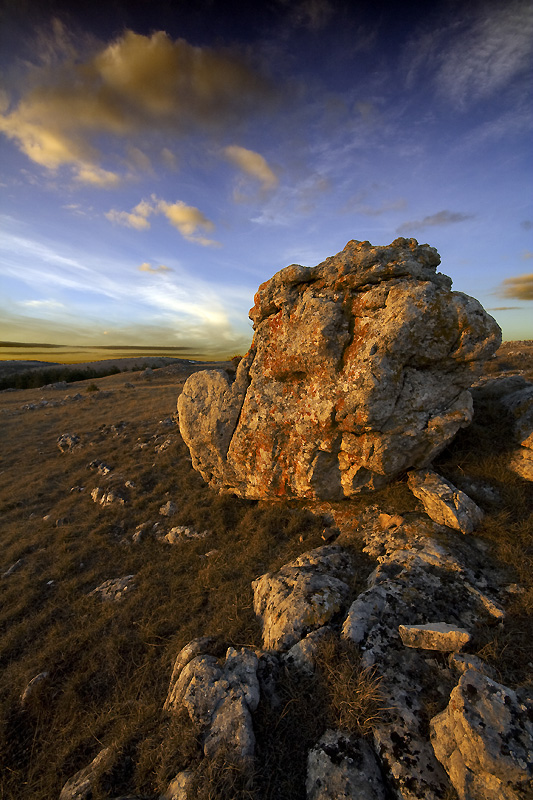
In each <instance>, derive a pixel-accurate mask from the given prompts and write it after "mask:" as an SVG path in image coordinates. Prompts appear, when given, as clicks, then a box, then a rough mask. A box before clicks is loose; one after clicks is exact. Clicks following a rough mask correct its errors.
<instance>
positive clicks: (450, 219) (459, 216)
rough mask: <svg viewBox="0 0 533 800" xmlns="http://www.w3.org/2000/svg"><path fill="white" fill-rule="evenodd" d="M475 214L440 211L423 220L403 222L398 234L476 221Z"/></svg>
mask: <svg viewBox="0 0 533 800" xmlns="http://www.w3.org/2000/svg"><path fill="white" fill-rule="evenodd" d="M474 217H475V214H463V213H462V212H460V211H447V210H444V211H438V212H437V213H436V214H430V215H429V216H427V217H424V218H423V219H417V220H412V221H411V222H403V223H402V224H401V225H400V226H399V227H398V228H397V229H396V233H405V232H406V231H409V230H411V229H412V228H416V229H417V230H421V229H422V228H431V227H434V226H437V225H451V224H453V223H456V222H465V221H466V220H468V219H474Z"/></svg>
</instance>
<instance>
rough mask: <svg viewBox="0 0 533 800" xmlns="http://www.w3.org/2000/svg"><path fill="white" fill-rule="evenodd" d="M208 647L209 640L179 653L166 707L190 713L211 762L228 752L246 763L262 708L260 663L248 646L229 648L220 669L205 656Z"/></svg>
mask: <svg viewBox="0 0 533 800" xmlns="http://www.w3.org/2000/svg"><path fill="white" fill-rule="evenodd" d="M209 646H210V641H209V640H208V639H196V640H194V641H193V642H190V643H189V644H188V645H186V647H185V648H184V649H183V650H182V651H181V652H180V653H179V654H178V657H177V660H176V664H175V665H174V669H173V672H172V679H171V682H170V687H169V691H168V695H167V699H166V701H165V706H164V707H165V709H166V710H168V711H173V710H177V709H179V708H180V707H181V706H184V707H185V708H186V709H187V711H188V713H189V716H190V718H191V720H192V721H193V723H194V724H195V725H197V726H198V727H199V729H200V730H202V731H203V736H202V746H203V750H204V754H205V756H206V757H207V758H214V757H215V756H216V755H217V753H219V752H225V753H226V754H228V753H229V757H230V758H233V759H235V761H236V762H240V763H244V762H246V761H247V760H249V759H250V758H252V757H253V755H254V749H255V736H254V732H253V725H252V717H251V712H253V711H255V709H256V708H257V706H258V703H259V682H258V679H257V665H258V659H257V656H256V654H255V653H254V652H253V651H251V650H249V649H248V648H246V647H242V648H240V649H239V650H236V649H235V648H233V647H229V648H228V650H227V652H226V659H225V662H224V664H223V665H222V666H221V665H220V664H219V662H218V660H217V659H216V658H215V657H214V656H213V655H210V654H209V653H206V652H205V650H206V649H207V648H209ZM195 653H197V654H195ZM191 656H192V657H191Z"/></svg>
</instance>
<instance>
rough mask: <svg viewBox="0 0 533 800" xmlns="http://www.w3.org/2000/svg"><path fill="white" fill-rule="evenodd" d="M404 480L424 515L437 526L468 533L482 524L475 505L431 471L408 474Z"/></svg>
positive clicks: (479, 512) (481, 516)
mask: <svg viewBox="0 0 533 800" xmlns="http://www.w3.org/2000/svg"><path fill="white" fill-rule="evenodd" d="M407 481H408V484H409V488H410V489H411V491H412V493H413V494H414V495H415V497H418V499H419V500H421V501H422V504H423V506H424V508H425V509H426V513H427V515H428V516H429V517H431V519H432V520H434V521H435V522H438V523H439V524H440V525H448V527H450V528H455V530H458V531H461V533H472V531H473V530H474V529H475V528H476V527H477V526H478V525H479V524H480V522H481V521H482V519H483V511H482V510H481V509H480V508H479V506H477V505H476V504H475V503H474V501H473V500H471V499H470V497H468V495H467V494H465V493H464V492H461V491H460V490H459V489H457V488H456V487H455V486H454V485H453V483H450V481H448V480H446V478H443V477H442V475H439V474H438V473H436V472H434V471H433V470H431V469H428V470H416V471H413V472H410V473H409V475H408V476H407Z"/></svg>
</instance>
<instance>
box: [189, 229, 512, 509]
mask: <svg viewBox="0 0 533 800" xmlns="http://www.w3.org/2000/svg"><path fill="white" fill-rule="evenodd" d="M439 263H440V257H439V254H438V253H437V251H436V250H435V249H434V248H433V247H429V246H428V245H419V244H418V243H417V241H416V240H415V239H396V241H394V242H393V243H392V244H391V245H389V246H386V247H374V246H372V245H371V244H370V243H369V242H359V241H351V242H348V244H347V245H346V247H345V248H344V250H342V251H341V252H340V253H338V254H337V255H335V256H332V257H330V258H327V259H326V260H325V261H324V262H322V263H321V264H318V266H316V267H302V266H299V265H295V264H293V265H291V266H289V267H286V268H285V269H282V270H281V271H280V272H278V273H277V274H276V275H274V277H273V278H271V279H270V280H269V281H267V282H266V283H263V284H262V285H261V286H260V287H259V290H258V292H257V294H256V295H255V305H254V307H253V308H252V309H251V311H250V317H251V319H252V320H253V323H254V329H255V335H254V339H253V342H252V346H251V348H250V350H249V352H248V353H247V355H246V356H245V357H244V358H243V359H242V361H241V362H240V364H239V367H238V369H237V373H236V376H230V375H229V374H228V373H226V372H225V371H217V370H211V371H202V372H196V373H195V374H193V375H191V376H190V377H189V379H188V380H187V382H186V384H185V386H184V389H183V393H182V394H181V396H180V398H179V401H178V411H179V421H180V430H181V434H182V437H183V439H184V441H185V442H186V444H187V445H188V447H189V450H190V452H191V456H192V464H193V467H194V468H195V469H197V470H198V471H199V472H200V473H201V475H202V476H203V478H204V479H205V480H206V481H208V482H209V483H211V485H212V486H213V487H215V488H217V489H220V490H224V491H232V492H234V493H236V494H238V495H240V496H243V497H250V498H261V497H283V496H293V497H307V498H319V499H340V498H342V497H350V496H352V495H354V494H357V493H358V492H360V491H363V490H369V489H375V488H380V487H382V486H384V485H386V484H387V483H388V482H390V481H391V480H393V479H394V478H395V477H396V476H398V475H399V474H400V473H402V472H405V471H406V470H408V469H413V468H414V469H420V468H423V467H426V466H427V465H428V464H429V463H430V462H431V460H432V459H433V458H434V457H435V455H436V454H437V453H439V452H440V451H441V450H442V449H443V448H444V447H445V445H446V444H447V443H448V442H449V441H450V439H452V438H453V436H454V435H455V434H456V432H457V431H458V429H459V428H461V427H463V426H465V425H468V424H469V422H470V421H471V417H472V397H471V395H470V392H469V391H468V389H469V387H470V386H471V384H472V381H473V378H474V377H475V375H476V366H477V365H478V364H479V363H480V362H483V361H484V360H485V359H487V358H490V356H491V355H492V354H493V353H494V352H495V350H496V349H497V347H498V346H499V344H500V342H501V331H500V329H499V327H498V325H497V324H496V322H495V321H494V320H493V318H492V317H490V316H489V315H488V314H487V313H486V312H485V311H484V309H483V308H482V306H481V305H480V304H479V303H478V302H477V300H474V299H473V298H472V297H468V296H467V295H465V294H461V293H460V292H452V291H451V280H450V278H448V277H447V276H446V275H442V274H441V273H438V272H437V271H436V267H437V266H438V264H439Z"/></svg>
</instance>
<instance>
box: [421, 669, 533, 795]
mask: <svg viewBox="0 0 533 800" xmlns="http://www.w3.org/2000/svg"><path fill="white" fill-rule="evenodd" d="M431 742H432V744H433V749H434V750H435V754H436V756H437V758H438V759H439V761H441V762H442V764H443V765H444V768H445V769H446V771H447V773H448V775H449V777H450V780H451V782H452V784H453V786H454V787H455V790H456V791H457V794H458V795H459V800H486V798H491V800H492V798H494V800H496V798H498V800H524V799H525V798H526V797H531V796H532V795H533V703H531V702H523V701H521V700H520V699H519V698H518V697H517V695H516V693H515V692H513V691H512V690H511V689H508V688H507V687H506V686H502V685H501V684H500V683H496V681H493V680H491V679H490V678H488V677H487V676H486V675H482V674H481V673H479V672H478V671H477V670H475V669H469V670H467V671H466V672H465V673H464V674H463V675H462V676H461V678H460V680H459V683H458V684H457V686H456V687H455V688H454V689H453V691H452V693H451V695H450V702H449V704H448V706H447V708H446V709H445V710H444V711H442V712H441V713H440V714H438V715H437V716H436V717H434V718H433V719H432V720H431Z"/></svg>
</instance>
